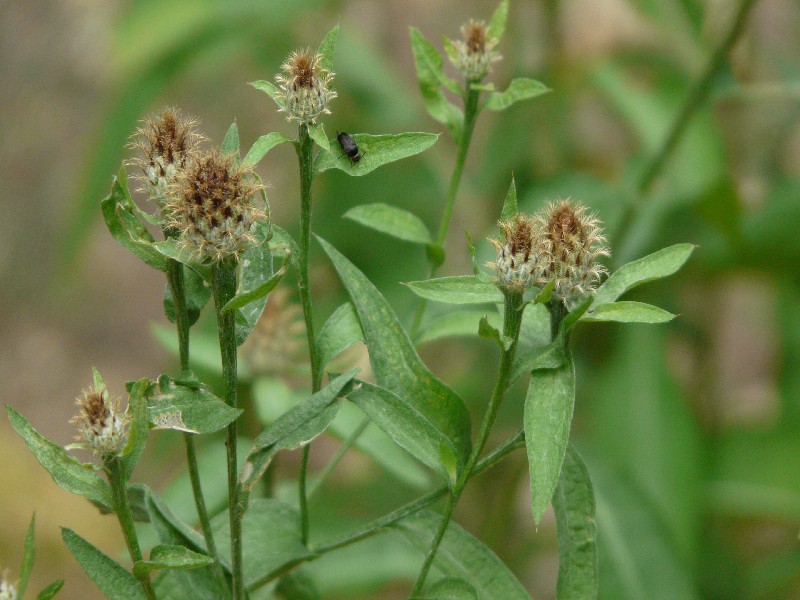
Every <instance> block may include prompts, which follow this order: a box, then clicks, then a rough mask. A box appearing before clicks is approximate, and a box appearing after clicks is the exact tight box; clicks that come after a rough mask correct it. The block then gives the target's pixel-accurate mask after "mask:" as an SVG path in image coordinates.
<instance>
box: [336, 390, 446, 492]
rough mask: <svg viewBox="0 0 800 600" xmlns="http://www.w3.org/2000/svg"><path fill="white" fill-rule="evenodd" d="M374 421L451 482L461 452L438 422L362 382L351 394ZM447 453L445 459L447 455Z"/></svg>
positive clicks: (396, 397)
mask: <svg viewBox="0 0 800 600" xmlns="http://www.w3.org/2000/svg"><path fill="white" fill-rule="evenodd" d="M347 397H348V399H349V400H350V401H351V402H353V403H354V404H355V405H357V406H358V407H359V408H360V409H361V410H363V411H364V413H366V415H367V416H368V417H369V418H370V419H372V421H373V422H374V423H375V424H376V425H377V426H378V427H380V428H381V429H382V430H383V431H385V432H386V434H387V435H388V436H389V437H390V438H392V439H393V440H394V441H395V443H397V445H398V446H400V447H401V448H404V449H405V450H407V451H408V452H409V453H410V454H411V455H412V456H414V457H415V458H417V460H419V461H420V462H422V463H424V464H426V465H427V466H429V467H430V468H431V469H433V470H434V471H437V472H438V473H439V474H440V475H441V476H442V478H443V479H444V480H445V481H447V482H450V483H453V482H454V480H455V473H453V472H452V471H450V469H449V468H448V466H449V465H455V464H456V460H455V457H456V455H457V449H456V448H455V446H454V445H453V442H452V441H451V440H450V439H449V438H448V436H447V433H446V432H443V431H442V430H441V429H440V428H439V427H438V426H437V424H436V423H433V422H432V421H431V420H430V419H429V418H427V417H426V416H425V415H424V414H422V413H421V412H420V411H419V410H417V408H416V407H414V406H413V405H412V404H410V403H408V402H406V401H405V400H404V399H402V398H400V397H399V396H398V395H397V394H394V393H392V392H390V391H389V390H387V389H386V388H383V387H380V386H377V385H372V384H370V383H366V382H363V381H359V382H358V383H357V384H356V385H354V386H353V389H352V390H351V391H350V393H348V395H347ZM443 453H444V456H443Z"/></svg>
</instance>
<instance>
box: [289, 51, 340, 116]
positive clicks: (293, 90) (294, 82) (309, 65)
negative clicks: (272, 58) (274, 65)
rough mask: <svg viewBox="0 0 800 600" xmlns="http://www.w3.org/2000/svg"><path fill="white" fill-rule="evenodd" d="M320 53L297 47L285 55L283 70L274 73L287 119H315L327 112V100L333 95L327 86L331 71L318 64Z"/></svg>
mask: <svg viewBox="0 0 800 600" xmlns="http://www.w3.org/2000/svg"><path fill="white" fill-rule="evenodd" d="M321 62H322V56H321V55H320V54H314V53H312V52H311V51H310V50H307V49H306V50H297V51H295V52H292V53H291V54H290V55H289V58H287V59H286V62H285V63H283V65H282V67H281V68H282V69H283V72H284V74H283V75H278V76H276V77H275V80H276V81H277V82H278V85H279V87H280V96H281V100H282V101H283V104H284V106H282V107H281V108H280V110H282V111H283V110H285V111H286V112H287V113H288V115H287V117H286V118H287V119H288V120H289V121H291V120H292V119H294V120H296V121H297V122H298V123H315V122H316V119H317V117H319V116H320V115H322V114H330V112H331V111H330V110H328V103H329V102H330V101H331V100H333V99H334V98H336V92H335V91H333V90H331V89H329V88H328V86H329V85H330V82H331V80H332V79H333V77H334V73H331V72H330V71H328V70H327V69H325V67H323V66H322V64H321Z"/></svg>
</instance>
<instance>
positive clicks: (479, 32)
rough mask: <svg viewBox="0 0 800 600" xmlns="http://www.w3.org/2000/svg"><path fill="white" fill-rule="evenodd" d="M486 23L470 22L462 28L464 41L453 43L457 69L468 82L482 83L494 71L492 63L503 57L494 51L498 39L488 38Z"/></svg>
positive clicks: (454, 61) (471, 20)
mask: <svg viewBox="0 0 800 600" xmlns="http://www.w3.org/2000/svg"><path fill="white" fill-rule="evenodd" d="M488 35H489V34H488V31H487V29H486V23H484V22H483V21H474V20H473V19H470V20H469V23H467V24H466V25H462V26H461V37H462V41H456V42H453V46H454V47H455V49H456V56H455V59H451V60H452V62H453V64H454V65H455V67H456V68H457V69H458V70H459V71H461V74H462V75H463V76H464V78H465V79H467V80H468V81H480V80H482V79H483V78H484V77H486V75H488V74H489V72H490V71H491V70H492V66H491V65H492V63H493V62H495V61H498V60H500V59H501V58H502V57H501V56H500V55H499V54H498V53H497V52H495V51H494V47H495V46H496V45H497V43H498V40H497V38H490V37H488Z"/></svg>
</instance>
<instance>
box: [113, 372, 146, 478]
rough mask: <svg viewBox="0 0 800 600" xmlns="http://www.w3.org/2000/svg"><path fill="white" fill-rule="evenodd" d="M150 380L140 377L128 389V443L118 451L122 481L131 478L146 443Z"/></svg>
mask: <svg viewBox="0 0 800 600" xmlns="http://www.w3.org/2000/svg"><path fill="white" fill-rule="evenodd" d="M149 388H150V380H149V379H147V378H143V379H140V380H139V381H137V382H136V383H134V384H133V386H132V387H131V389H130V393H129V396H128V410H127V411H126V413H127V415H128V422H129V425H128V443H127V444H125V447H124V448H123V449H122V452H121V453H120V462H121V464H122V475H123V481H128V480H130V478H131V474H132V473H133V469H134V467H135V466H136V463H137V462H139V459H140V458H141V457H142V453H143V452H144V448H145V446H146V445H147V429H148V423H147V392H148V390H149Z"/></svg>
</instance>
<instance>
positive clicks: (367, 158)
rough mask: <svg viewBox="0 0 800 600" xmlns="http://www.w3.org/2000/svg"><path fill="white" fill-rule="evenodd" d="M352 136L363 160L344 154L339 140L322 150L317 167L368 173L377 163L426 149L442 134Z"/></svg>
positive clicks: (412, 154)
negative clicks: (355, 160) (354, 159)
mask: <svg viewBox="0 0 800 600" xmlns="http://www.w3.org/2000/svg"><path fill="white" fill-rule="evenodd" d="M351 137H352V138H353V140H355V142H356V144H357V145H358V149H359V152H360V153H361V160H359V161H358V162H353V161H351V160H350V157H348V156H347V155H343V153H342V152H341V150H340V149H339V146H338V144H337V145H336V146H333V147H331V148H330V149H329V150H325V149H323V150H320V152H319V154H318V155H317V157H316V159H315V160H314V171H315V172H317V173H321V172H322V171H327V170H328V169H339V170H340V171H344V172H345V173H347V174H348V175H353V176H361V175H366V174H367V173H371V172H372V171H374V170H375V169H377V168H378V167H381V166H383V165H386V164H389V163H391V162H395V161H397V160H401V159H403V158H407V157H409V156H414V155H415V154H419V153H420V152H423V151H425V150H427V149H428V148H430V147H431V146H433V144H434V143H435V142H436V140H437V139H439V134H437V133H413V132H408V133H397V134H393V135H370V134H368V133H354V134H352V136H351Z"/></svg>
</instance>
